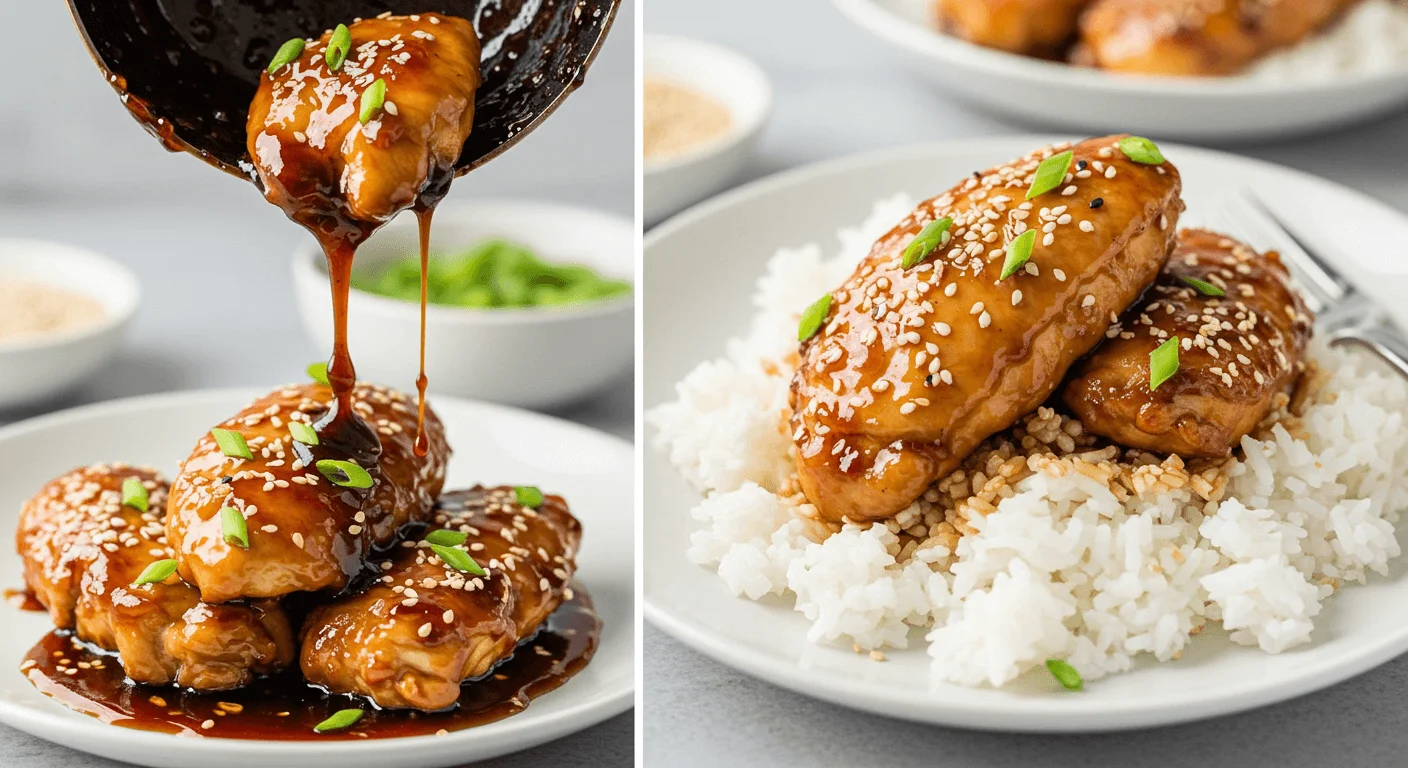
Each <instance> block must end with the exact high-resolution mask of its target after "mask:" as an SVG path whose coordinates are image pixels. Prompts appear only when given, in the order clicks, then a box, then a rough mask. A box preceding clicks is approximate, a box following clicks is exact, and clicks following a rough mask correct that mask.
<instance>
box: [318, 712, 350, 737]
mask: <svg viewBox="0 0 1408 768" xmlns="http://www.w3.org/2000/svg"><path fill="white" fill-rule="evenodd" d="M361 719H362V710H360V709H339V710H338V711H336V712H334V713H333V714H332V717H329V718H328V719H326V720H324V721H323V722H321V723H318V724H317V725H315V726H313V731H314V732H315V733H327V732H328V731H340V730H342V729H343V728H350V727H351V726H352V725H353V724H354V723H356V722H357V721H358V720H361Z"/></svg>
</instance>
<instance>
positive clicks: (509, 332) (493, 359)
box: [293, 201, 635, 408]
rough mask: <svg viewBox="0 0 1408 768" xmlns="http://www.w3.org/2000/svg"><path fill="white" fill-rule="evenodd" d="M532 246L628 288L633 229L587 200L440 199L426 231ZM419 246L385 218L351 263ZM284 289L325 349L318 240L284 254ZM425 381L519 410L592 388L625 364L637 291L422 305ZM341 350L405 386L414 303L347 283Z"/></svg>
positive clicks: (369, 375)
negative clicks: (523, 304)
mask: <svg viewBox="0 0 1408 768" xmlns="http://www.w3.org/2000/svg"><path fill="white" fill-rule="evenodd" d="M495 237H497V238H503V239H505V240H510V241H513V242H516V243H521V244H523V245H525V246H527V247H528V248H531V249H532V250H533V251H534V252H535V253H537V254H538V256H539V257H541V258H542V259H544V260H546V261H553V262H575V263H580V264H585V265H587V266H589V267H591V268H593V269H595V270H596V271H597V272H599V273H601V274H603V275H606V276H609V277H614V278H620V279H622V280H629V281H631V282H632V283H633V284H634V281H635V280H634V278H635V275H634V271H635V256H634V254H635V227H634V226H633V225H632V224H631V222H630V221H629V220H627V219H623V218H620V217H617V216H613V215H610V214H606V213H601V212H598V211H593V210H590V209H585V208H574V207H569V206H564V205H554V204H549V203H537V202H520V201H492V202H491V201H483V202H481V201H467V202H459V203H452V202H447V203H444V204H442V205H441V206H440V207H439V209H438V210H437V211H436V212H435V220H434V226H432V227H431V254H432V255H434V254H437V253H447V252H455V251H458V250H460V249H463V248H466V247H468V246H470V245H473V244H475V243H477V242H479V241H481V240H484V239H487V238H495ZM417 253H419V239H418V234H417V230H416V222H415V217H413V216H410V215H404V216H401V217H399V218H397V219H396V220H395V221H392V222H391V223H390V224H387V225H386V226H385V227H383V228H382V229H381V230H380V231H379V232H377V233H376V235H374V236H373V237H371V238H370V239H369V240H368V241H367V242H366V243H364V244H363V245H362V246H361V248H360V249H359V250H358V251H357V259H356V269H358V270H365V269H376V268H378V267H379V266H381V265H383V264H386V263H388V262H390V261H395V260H397V259H401V258H404V257H406V256H414V255H415V254H417ZM293 278H294V290H295V293H296V295H297V298H298V307H299V311H300V312H301V313H302V315H303V321H304V324H305V325H306V326H307V328H308V330H309V332H310V333H311V334H312V335H313V338H314V339H315V340H316V341H317V342H318V344H319V345H320V346H321V347H322V348H323V349H325V350H328V351H329V352H330V351H331V350H332V335H333V334H332V294H331V290H330V289H329V287H328V276H327V268H326V266H325V264H324V260H323V254H322V252H321V251H320V250H319V249H318V247H317V246H316V244H314V243H312V239H311V238H309V243H308V244H307V245H305V246H303V247H301V248H299V249H298V251H297V252H296V253H295V254H294V259H293ZM426 322H427V332H426V333H427V335H426V348H425V360H426V362H425V364H426V375H427V376H428V377H429V379H430V389H431V391H433V392H440V393H444V394H449V395H456V396H459V397H468V398H474V399H476V400H487V401H490V402H495V403H504V404H506V405H516V406H521V407H526V408H551V407H554V406H558V405H563V404H566V403H569V402H572V401H575V400H579V399H581V398H583V397H585V396H586V395H589V394H592V393H593V392H595V391H597V390H599V389H601V388H602V387H603V386H605V385H606V384H608V383H610V382H611V381H613V380H614V379H616V378H618V377H619V376H621V375H622V374H623V373H624V372H625V371H626V370H627V369H629V368H630V366H631V362H632V360H633V359H634V350H635V333H634V327H635V298H634V295H633V294H632V295H626V296H620V297H616V298H612V299H609V300H606V301H601V302H594V303H590V304H582V305H577V306H571V307H561V308H557V307H553V308H541V309H462V308H458V307H443V306H436V305H434V304H432V305H430V306H429V307H427V310H426ZM347 334H348V346H349V348H350V350H351V352H352V359H353V362H355V363H356V366H357V376H358V378H360V379H365V380H368V381H375V382H377V383H379V384H386V385H389V386H394V387H398V388H402V389H407V390H410V389H413V388H414V386H415V380H416V374H417V372H418V371H419V369H420V368H419V366H420V347H419V339H420V305H419V304H417V303H415V302H408V301H400V300H397V299H391V298H386V297H383V296H377V295H374V294H370V293H365V292H363V291H358V290H355V289H354V290H353V291H352V296H351V298H350V300H349V304H348V320H347Z"/></svg>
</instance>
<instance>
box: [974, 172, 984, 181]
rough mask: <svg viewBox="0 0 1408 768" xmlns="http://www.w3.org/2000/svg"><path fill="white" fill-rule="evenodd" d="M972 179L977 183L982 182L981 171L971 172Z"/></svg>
mask: <svg viewBox="0 0 1408 768" xmlns="http://www.w3.org/2000/svg"><path fill="white" fill-rule="evenodd" d="M973 178H975V179H978V180H979V181H982V178H983V172H982V171H973Z"/></svg>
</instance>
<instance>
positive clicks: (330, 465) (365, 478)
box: [316, 459, 372, 488]
mask: <svg viewBox="0 0 1408 768" xmlns="http://www.w3.org/2000/svg"><path fill="white" fill-rule="evenodd" d="M316 466H317V468H318V472H320V473H322V475H323V477H326V478H327V479H328V482H330V483H332V484H333V485H340V486H342V487H343V488H370V487H372V476H371V475H369V474H367V470H365V469H362V468H361V467H359V466H357V464H356V463H355V462H351V461H341V460H339V459H323V460H322V461H320V462H318V463H317V464H316Z"/></svg>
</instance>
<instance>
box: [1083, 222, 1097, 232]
mask: <svg viewBox="0 0 1408 768" xmlns="http://www.w3.org/2000/svg"><path fill="white" fill-rule="evenodd" d="M1080 231H1082V232H1094V231H1095V225H1094V224H1091V223H1090V222H1089V221H1082V222H1081V223H1080Z"/></svg>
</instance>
